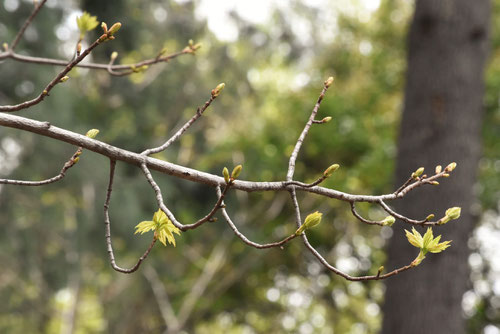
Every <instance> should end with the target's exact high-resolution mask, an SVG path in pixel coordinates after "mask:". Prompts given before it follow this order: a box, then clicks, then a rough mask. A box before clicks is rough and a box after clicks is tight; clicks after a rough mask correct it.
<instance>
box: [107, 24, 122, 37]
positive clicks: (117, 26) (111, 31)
mask: <svg viewBox="0 0 500 334" xmlns="http://www.w3.org/2000/svg"><path fill="white" fill-rule="evenodd" d="M121 27H122V24H121V23H120V22H116V23H115V24H113V25H112V26H111V28H109V30H108V35H113V34H115V33H116V32H117V31H118V30H120V28H121Z"/></svg>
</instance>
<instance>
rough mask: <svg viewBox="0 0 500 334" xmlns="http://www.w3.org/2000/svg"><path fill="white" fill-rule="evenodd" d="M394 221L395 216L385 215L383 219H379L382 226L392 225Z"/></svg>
mask: <svg viewBox="0 0 500 334" xmlns="http://www.w3.org/2000/svg"><path fill="white" fill-rule="evenodd" d="M395 222H396V218H394V217H393V216H387V217H385V218H384V220H382V221H381V223H382V225H384V226H392V225H394V223H395Z"/></svg>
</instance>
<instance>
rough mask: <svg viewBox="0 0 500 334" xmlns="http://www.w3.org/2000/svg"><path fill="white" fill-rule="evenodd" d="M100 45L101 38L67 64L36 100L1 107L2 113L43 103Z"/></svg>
mask: <svg viewBox="0 0 500 334" xmlns="http://www.w3.org/2000/svg"><path fill="white" fill-rule="evenodd" d="M99 44H101V38H98V39H97V40H95V42H94V43H92V44H91V45H90V46H89V47H88V48H87V49H86V50H85V51H84V52H82V54H81V55H80V56H78V57H77V58H75V59H74V60H73V61H71V62H70V63H68V64H66V67H65V68H64V69H63V70H62V71H61V72H59V74H58V75H57V76H56V77H55V78H54V79H52V81H51V82H49V84H48V85H47V86H46V87H45V88H44V89H43V91H42V92H41V93H40V95H38V96H37V97H36V98H34V99H32V100H29V101H25V102H22V103H19V104H16V105H11V106H0V112H13V111H18V110H21V109H26V108H29V107H31V106H34V105H36V104H38V103H40V102H42V101H43V99H45V97H46V96H48V95H49V93H50V91H51V90H52V88H54V86H56V85H57V84H59V83H60V82H61V79H62V78H63V77H64V76H65V75H66V74H68V72H69V71H71V69H73V67H75V66H76V65H77V64H78V63H79V62H81V61H82V60H83V59H84V58H85V57H86V56H87V55H88V54H89V53H90V51H92V50H93V49H94V48H95V47H96V46H98V45H99Z"/></svg>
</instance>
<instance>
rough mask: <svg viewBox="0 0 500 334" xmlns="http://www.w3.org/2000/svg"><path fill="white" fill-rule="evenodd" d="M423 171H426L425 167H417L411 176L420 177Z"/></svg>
mask: <svg viewBox="0 0 500 334" xmlns="http://www.w3.org/2000/svg"><path fill="white" fill-rule="evenodd" d="M423 173H424V167H420V168H419V169H417V170H416V171H415V172H413V173H412V174H411V177H412V178H414V179H416V178H417V177H419V176H420V175H422V174H423Z"/></svg>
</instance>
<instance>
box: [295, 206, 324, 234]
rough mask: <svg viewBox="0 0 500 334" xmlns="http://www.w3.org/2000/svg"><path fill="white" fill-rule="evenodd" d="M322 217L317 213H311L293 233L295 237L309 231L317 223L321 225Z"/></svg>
mask: <svg viewBox="0 0 500 334" xmlns="http://www.w3.org/2000/svg"><path fill="white" fill-rule="evenodd" d="M322 217H323V214H322V213H321V212H319V211H316V212H313V213H311V214H309V215H308V216H307V217H306V219H305V220H304V224H302V225H301V226H300V227H299V228H298V229H297V231H296V232H295V235H301V234H302V233H303V232H304V231H305V230H307V229H310V228H312V227H314V226H316V225H318V224H319V223H321V218H322Z"/></svg>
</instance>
